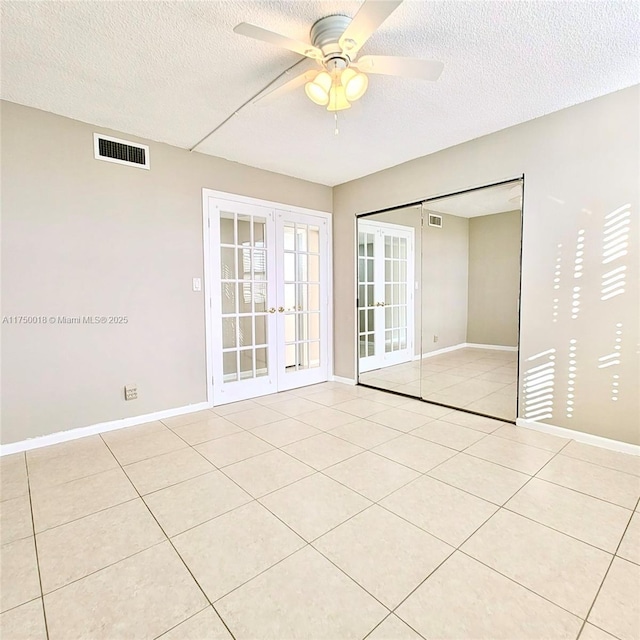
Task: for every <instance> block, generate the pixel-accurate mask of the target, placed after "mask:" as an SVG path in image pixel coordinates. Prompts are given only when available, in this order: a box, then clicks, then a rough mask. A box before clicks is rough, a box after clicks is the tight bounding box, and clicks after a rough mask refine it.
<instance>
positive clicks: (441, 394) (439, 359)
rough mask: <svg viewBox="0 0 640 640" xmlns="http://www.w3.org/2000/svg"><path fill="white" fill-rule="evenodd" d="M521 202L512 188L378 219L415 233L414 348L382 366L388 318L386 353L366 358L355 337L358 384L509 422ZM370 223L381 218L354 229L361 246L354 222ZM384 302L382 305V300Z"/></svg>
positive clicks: (513, 397)
mask: <svg viewBox="0 0 640 640" xmlns="http://www.w3.org/2000/svg"><path fill="white" fill-rule="evenodd" d="M521 201H522V182H521V181H520V180H518V181H513V182H510V183H505V184H501V185H496V186H492V187H487V188H484V189H478V190H474V191H470V192H467V193H463V194H459V195H455V196H449V197H444V198H440V199H437V200H430V201H428V202H425V203H423V205H422V211H421V212H420V211H417V210H416V209H410V208H407V209H403V210H398V211H394V212H391V213H385V214H382V215H383V216H385V217H386V219H387V220H388V219H390V218H391V217H393V218H394V220H395V221H396V222H400V221H401V222H402V223H403V224H404V225H405V226H406V227H407V228H410V229H412V230H413V232H414V234H415V239H416V242H415V243H414V258H415V267H414V271H415V274H416V275H415V280H414V285H413V287H414V291H413V292H412V293H413V294H414V295H413V296H412V300H413V302H412V304H413V305H414V309H415V311H414V314H413V319H414V326H415V329H411V335H412V336H413V347H409V349H410V353H408V354H406V357H405V358H404V359H403V360H402V361H397V362H394V361H393V359H392V358H389V357H386V358H385V357H384V355H386V354H387V353H388V352H389V351H388V350H391V353H393V346H394V342H393V337H394V333H393V329H392V331H391V333H389V330H388V328H387V326H386V324H385V323H386V321H388V319H389V318H391V319H392V320H393V318H394V317H395V316H394V315H393V314H391V315H390V316H389V315H385V316H382V315H381V314H380V315H379V316H377V317H380V322H383V326H382V327H379V333H380V334H384V335H385V336H391V340H390V341H389V340H385V343H384V347H385V354H384V355H383V356H382V358H378V360H376V359H375V358H373V359H372V358H371V357H370V356H368V352H367V351H366V349H367V348H368V343H367V342H366V341H364V342H363V341H362V337H363V336H365V335H366V333H364V334H361V343H360V356H361V360H360V382H361V383H364V384H369V385H372V386H376V387H379V388H382V389H386V390H390V391H394V392H396V393H403V394H407V395H412V396H419V397H422V398H423V399H424V400H427V401H429V402H435V403H438V404H443V405H446V406H451V407H454V408H457V409H464V410H467V411H473V412H474V413H480V414H483V415H488V416H491V417H496V418H500V419H503V420H511V421H512V420H515V418H516V411H517V408H516V405H517V384H516V383H517V357H518V353H517V346H518V322H519V309H518V305H519V293H520V248H521V220H522V215H521ZM420 213H421V216H420V215H419V214H420ZM372 218H375V220H377V219H378V217H377V216H371V217H367V218H364V219H362V220H361V221H359V240H360V239H361V238H363V236H360V227H361V222H365V221H367V222H366V224H371V222H372ZM420 218H422V223H421V219H420ZM363 230H364V228H363ZM367 259H368V258H367ZM410 261H411V260H410ZM376 273H378V272H376V271H375V268H374V275H375V274H376ZM380 277H382V276H380ZM374 280H376V278H374ZM385 285H386V283H385ZM365 286H371V285H369V283H367V284H366V285H365ZM374 288H375V283H374ZM387 292H388V289H385V296H386V293H387ZM393 292H394V290H393V289H391V293H392V294H393ZM359 293H360V292H359ZM359 299H360V298H359ZM376 302H377V301H376ZM382 302H384V303H385V307H386V304H387V298H386V297H385V298H384V300H382ZM391 302H392V303H393V302H394V300H393V299H391ZM376 309H378V307H376ZM363 310H365V309H363V307H361V308H360V309H359V313H360V317H359V320H360V319H361V317H362V311H363ZM369 310H370V308H367V309H366V311H367V312H368V311H369ZM377 317H374V322H375V321H376V318H377ZM399 318H402V315H401V314H400V313H399ZM366 320H367V318H365V322H366ZM360 321H361V320H360ZM365 327H366V325H365ZM360 329H361V330H362V321H361V326H360ZM408 331H409V328H408ZM374 333H375V332H374ZM408 335H409V334H408ZM363 344H364V345H365V347H363ZM374 352H376V350H375V348H374ZM376 353H379V350H378V351H377V352H376ZM369 362H371V365H369ZM363 365H364V366H363Z"/></svg>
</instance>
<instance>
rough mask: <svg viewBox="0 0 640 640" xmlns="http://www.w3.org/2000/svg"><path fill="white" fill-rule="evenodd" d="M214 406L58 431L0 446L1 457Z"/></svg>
mask: <svg viewBox="0 0 640 640" xmlns="http://www.w3.org/2000/svg"><path fill="white" fill-rule="evenodd" d="M211 407H212V405H210V404H209V403H208V402H199V403H197V404H190V405H187V406H186V407H177V408H176V409H165V410H164V411H156V412H155V413H147V414H145V415H142V416H133V417H131V418H122V419H121V420H111V421H110V422H100V423H99V424H92V425H90V426H88V427H78V428H76V429H69V431H58V432H57V433H50V434H48V435H45V436H37V437H35V438H29V439H28V440H21V441H20V442H12V443H10V444H3V445H0V457H1V456H8V455H10V454H12V453H20V452H21V451H29V450H30V449H39V448H40V447H48V446H49V445H51V444H58V443H60V442H68V441H70V440H77V439H78V438H85V437H87V436H93V435H96V434H98V433H106V432H107V431H115V430H116V429H124V428H125V427H133V426H134V425H137V424H143V423H145V422H153V421H154V420H162V419H164V418H173V417H174V416H181V415H183V414H185V413H193V412H194V411H202V410H203V409H211Z"/></svg>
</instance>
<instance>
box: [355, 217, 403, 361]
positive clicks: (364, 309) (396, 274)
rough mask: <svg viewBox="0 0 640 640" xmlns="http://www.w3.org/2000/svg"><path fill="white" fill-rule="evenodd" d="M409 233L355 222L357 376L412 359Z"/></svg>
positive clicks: (400, 229) (393, 227) (384, 225)
mask: <svg viewBox="0 0 640 640" xmlns="http://www.w3.org/2000/svg"><path fill="white" fill-rule="evenodd" d="M414 264H415V256H414V231H413V228H411V227H404V226H402V225H394V224H387V223H379V222H371V223H365V222H359V223H358V352H359V353H358V355H359V362H360V365H359V366H360V373H365V372H366V371H371V370H373V369H379V368H381V367H388V366H391V365H394V364H400V363H402V362H407V361H409V360H411V359H412V358H413V339H414V335H413V334H414V329H413V324H414V317H413V315H414V306H413V300H414V292H413V282H414V275H413V272H414Z"/></svg>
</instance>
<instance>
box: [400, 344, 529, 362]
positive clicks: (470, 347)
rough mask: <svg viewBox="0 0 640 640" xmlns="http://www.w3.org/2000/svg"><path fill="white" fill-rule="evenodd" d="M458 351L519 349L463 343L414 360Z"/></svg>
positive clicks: (424, 354)
mask: <svg viewBox="0 0 640 640" xmlns="http://www.w3.org/2000/svg"><path fill="white" fill-rule="evenodd" d="M458 349H493V350H494V351H517V350H518V347H505V346H503V345H500V344H476V343H474V342H461V343H460V344H454V345H453V346H451V347H443V348H442V349H436V351H427V353H423V354H422V356H419V355H417V356H413V359H414V360H424V359H425V358H433V356H439V355H441V354H443V353H449V352H450V351H457V350H458Z"/></svg>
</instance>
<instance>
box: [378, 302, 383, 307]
mask: <svg viewBox="0 0 640 640" xmlns="http://www.w3.org/2000/svg"><path fill="white" fill-rule="evenodd" d="M384 304H385V303H384V302H376V307H384Z"/></svg>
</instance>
